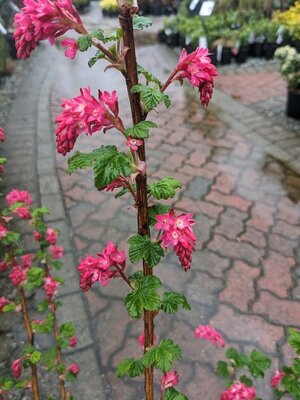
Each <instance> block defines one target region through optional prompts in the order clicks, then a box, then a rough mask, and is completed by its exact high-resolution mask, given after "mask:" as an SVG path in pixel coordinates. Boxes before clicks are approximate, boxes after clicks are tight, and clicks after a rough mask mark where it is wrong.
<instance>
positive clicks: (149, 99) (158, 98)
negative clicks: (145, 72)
mask: <svg viewBox="0 0 300 400" xmlns="http://www.w3.org/2000/svg"><path fill="white" fill-rule="evenodd" d="M131 92H132V93H139V94H140V96H141V100H142V102H143V104H144V108H145V111H146V112H149V111H151V110H153V108H155V107H157V106H158V105H159V104H160V103H162V102H163V103H164V104H165V106H166V107H167V108H168V107H169V106H170V104H171V102H170V99H169V96H167V95H166V94H165V93H162V92H161V91H160V89H159V87H156V86H154V87H150V86H145V85H141V84H138V85H134V86H133V87H132V88H131Z"/></svg>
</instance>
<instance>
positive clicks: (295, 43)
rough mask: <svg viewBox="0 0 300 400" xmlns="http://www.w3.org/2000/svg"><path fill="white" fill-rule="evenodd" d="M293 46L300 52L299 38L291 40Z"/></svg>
mask: <svg viewBox="0 0 300 400" xmlns="http://www.w3.org/2000/svg"><path fill="white" fill-rule="evenodd" d="M292 45H293V47H295V49H296V50H297V51H298V53H300V40H297V41H296V42H293V44H292Z"/></svg>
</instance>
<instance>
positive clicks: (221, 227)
mask: <svg viewBox="0 0 300 400" xmlns="http://www.w3.org/2000/svg"><path fill="white" fill-rule="evenodd" d="M246 218H247V214H245V213H241V212H240V211H238V210H236V209H234V208H227V209H226V210H225V211H224V213H223V214H222V215H221V217H220V222H219V224H218V225H217V226H216V228H215V232H216V233H219V234H221V235H223V236H226V237H227V238H228V239H237V237H238V236H239V234H240V233H242V232H243V231H244V221H245V219H246Z"/></svg>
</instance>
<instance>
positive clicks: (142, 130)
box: [125, 121, 157, 139]
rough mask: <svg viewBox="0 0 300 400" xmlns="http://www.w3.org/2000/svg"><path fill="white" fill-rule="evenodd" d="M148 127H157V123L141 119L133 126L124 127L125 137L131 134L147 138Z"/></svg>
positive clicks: (139, 137) (138, 137) (137, 137)
mask: <svg viewBox="0 0 300 400" xmlns="http://www.w3.org/2000/svg"><path fill="white" fill-rule="evenodd" d="M150 128H157V125H156V124H155V123H154V122H151V121H141V122H139V123H138V124H136V125H134V127H133V128H128V129H126V131H125V134H126V136H127V137H128V136H132V137H134V138H136V139H147V138H148V137H149V130H150Z"/></svg>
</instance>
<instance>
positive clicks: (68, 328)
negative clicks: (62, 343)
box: [59, 322, 75, 338]
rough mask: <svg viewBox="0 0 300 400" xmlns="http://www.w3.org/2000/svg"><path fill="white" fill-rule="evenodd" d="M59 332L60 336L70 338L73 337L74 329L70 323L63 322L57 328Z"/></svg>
mask: <svg viewBox="0 0 300 400" xmlns="http://www.w3.org/2000/svg"><path fill="white" fill-rule="evenodd" d="M59 332H60V334H61V335H63V336H65V337H67V338H70V337H71V336H74V335H75V328H74V325H73V323H72V322H65V323H64V324H62V325H61V327H60V328H59Z"/></svg>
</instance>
